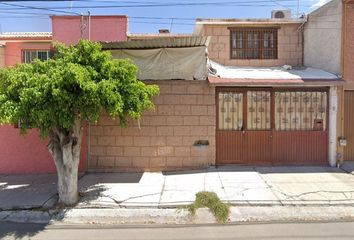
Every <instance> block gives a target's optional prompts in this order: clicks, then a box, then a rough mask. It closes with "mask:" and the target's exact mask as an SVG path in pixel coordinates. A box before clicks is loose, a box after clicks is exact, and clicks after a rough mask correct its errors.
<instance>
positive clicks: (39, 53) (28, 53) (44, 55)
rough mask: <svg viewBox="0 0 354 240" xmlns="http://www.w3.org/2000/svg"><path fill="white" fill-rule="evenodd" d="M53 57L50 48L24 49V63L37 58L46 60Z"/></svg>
mask: <svg viewBox="0 0 354 240" xmlns="http://www.w3.org/2000/svg"><path fill="white" fill-rule="evenodd" d="M51 57H52V52H51V51H49V50H23V51H22V62H23V63H31V62H33V61H34V60H35V59H39V60H41V61H45V60H48V59H49V58H51Z"/></svg>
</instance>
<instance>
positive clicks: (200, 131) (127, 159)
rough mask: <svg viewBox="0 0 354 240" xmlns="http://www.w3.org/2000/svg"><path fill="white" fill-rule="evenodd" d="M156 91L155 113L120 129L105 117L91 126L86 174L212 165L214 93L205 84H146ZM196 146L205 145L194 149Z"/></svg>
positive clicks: (181, 81) (177, 82)
mask: <svg viewBox="0 0 354 240" xmlns="http://www.w3.org/2000/svg"><path fill="white" fill-rule="evenodd" d="M148 83H153V84H157V85H158V86H159V87H160V95H159V96H157V97H156V98H155V100H154V102H155V105H156V110H155V111H150V112H146V113H145V114H144V115H143V116H142V118H141V120H140V128H139V124H138V122H136V121H130V123H129V125H128V126H129V127H127V128H121V127H120V126H119V124H118V121H117V120H112V119H110V118H109V117H108V116H103V117H101V118H100V120H99V122H98V123H97V125H92V126H91V131H90V139H91V140H90V141H91V144H90V159H89V169H94V170H112V169H116V170H117V171H141V170H149V171H154V170H178V169H195V168H200V167H206V166H209V165H214V164H215V119H216V117H215V88H214V87H212V86H209V84H208V82H207V81H205V80H195V81H189V80H185V81H183V80H175V81H173V80H166V81H159V80H158V81H149V82H148ZM198 140H207V141H209V145H208V146H197V145H196V144H195V143H196V141H198Z"/></svg>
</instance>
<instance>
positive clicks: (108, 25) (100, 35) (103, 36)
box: [52, 15, 128, 45]
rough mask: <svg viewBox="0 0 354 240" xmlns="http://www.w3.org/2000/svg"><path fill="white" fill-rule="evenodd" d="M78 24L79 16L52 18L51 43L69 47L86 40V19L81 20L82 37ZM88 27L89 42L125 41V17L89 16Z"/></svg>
mask: <svg viewBox="0 0 354 240" xmlns="http://www.w3.org/2000/svg"><path fill="white" fill-rule="evenodd" d="M80 22H81V17H80V16H52V31H53V41H58V42H62V43H65V44H68V45H71V44H75V43H77V42H78V41H79V39H80V38H84V39H88V38H89V30H88V25H89V24H88V17H83V19H82V26H83V27H82V36H81V28H80ZM90 25H91V27H90V30H91V31H90V32H91V33H90V36H91V37H90V40H91V41H95V42H99V41H104V42H116V41H125V40H126V39H127V30H128V29H127V26H128V20H127V16H119V15H117V16H91V24H90Z"/></svg>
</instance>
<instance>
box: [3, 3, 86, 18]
mask: <svg viewBox="0 0 354 240" xmlns="http://www.w3.org/2000/svg"><path fill="white" fill-rule="evenodd" d="M0 4H2V5H6V6H15V7H20V9H23V8H26V9H33V10H44V11H50V12H56V13H65V14H75V15H80V14H79V13H77V12H72V11H70V12H69V11H62V10H54V9H52V8H44V7H34V6H26V5H20V4H13V3H5V2H0ZM14 10H15V9H14Z"/></svg>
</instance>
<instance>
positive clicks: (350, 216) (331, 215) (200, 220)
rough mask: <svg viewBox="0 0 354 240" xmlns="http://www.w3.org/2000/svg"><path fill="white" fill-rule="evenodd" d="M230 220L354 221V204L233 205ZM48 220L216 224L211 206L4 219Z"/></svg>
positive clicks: (11, 214)
mask: <svg viewBox="0 0 354 240" xmlns="http://www.w3.org/2000/svg"><path fill="white" fill-rule="evenodd" d="M230 210H231V213H230V218H229V222H228V223H247V222H289V221H313V222H316V221H353V220H354V207H352V206H342V207H335V206H330V207H328V206H323V207H312V206H309V207H296V206H283V207H279V206H273V207H264V206H263V207H251V206H248V207H244V206H239V207H231V209H230ZM1 221H7V222H19V223H44V224H55V223H61V224H103V225H116V224H151V225H153V224H177V225H178V224H179V225H183V224H215V223H216V220H215V218H214V216H213V215H212V214H211V213H210V211H209V210H208V209H199V210H198V211H197V213H196V215H195V216H192V215H191V214H190V213H189V212H188V210H186V209H177V208H174V209H157V208H155V209H152V208H146V209H144V208H139V209H125V208H121V209H116V208H115V209H99V208H95V209H76V208H73V209H64V210H60V211H27V210H21V211H2V212H0V222H1Z"/></svg>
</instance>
